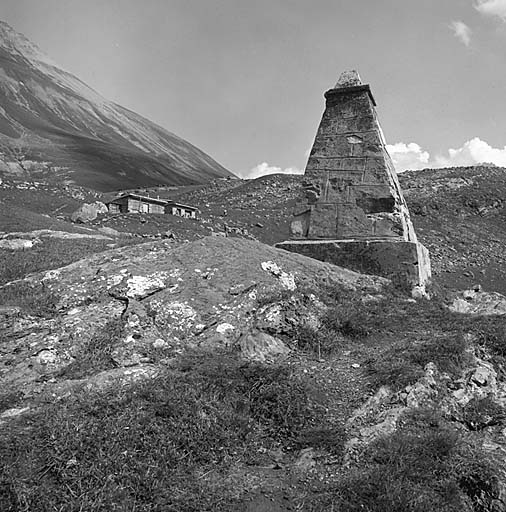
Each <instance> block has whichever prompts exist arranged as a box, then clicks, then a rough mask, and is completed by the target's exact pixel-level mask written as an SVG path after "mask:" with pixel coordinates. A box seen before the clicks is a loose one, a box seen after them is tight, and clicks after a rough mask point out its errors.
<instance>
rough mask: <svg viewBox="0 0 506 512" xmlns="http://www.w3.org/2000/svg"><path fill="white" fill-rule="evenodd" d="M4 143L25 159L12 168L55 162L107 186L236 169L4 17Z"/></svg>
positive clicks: (0, 31)
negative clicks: (60, 59) (80, 74)
mask: <svg viewBox="0 0 506 512" xmlns="http://www.w3.org/2000/svg"><path fill="white" fill-rule="evenodd" d="M0 144H1V147H2V152H3V153H4V154H6V157H7V158H6V159H7V160H11V161H14V162H15V163H16V164H19V163H20V164H21V165H20V166H19V165H14V166H12V165H11V166H10V170H11V171H13V170H14V171H16V170H17V172H19V173H28V174H29V173H30V170H31V168H32V167H34V166H33V164H30V163H28V165H23V161H25V160H28V161H30V160H38V161H49V162H50V163H51V164H52V166H56V167H63V168H64V169H63V170H64V172H63V176H64V177H65V178H66V179H70V180H72V181H73V182H75V183H77V184H78V185H82V186H92V187H93V188H97V189H99V190H115V189H119V188H129V187H135V186H150V185H151V186H152V185H157V184H170V185H183V184H192V183H205V182H207V181H210V180H211V179H213V178H217V177H224V176H230V175H231V174H230V173H229V172H228V171H227V170H226V169H225V168H224V167H222V166H221V165H220V164H218V163H217V162H216V161H214V160H213V159H212V158H211V157H209V156H208V155H206V154H205V153H204V152H202V151H201V150H199V149H198V148H196V147H195V146H193V145H191V144H190V143H188V142H187V141H185V140H183V139H181V138H180V137H178V136H176V135H174V134H173V133H170V132H168V131H167V130H165V129H163V128H162V127H160V126H158V125H156V124H154V123H152V122H151V121H149V120H147V119H145V118H144V117H142V116H140V115H138V114H136V113H134V112H132V111H130V110H128V109H126V108H124V107H121V106H120V105H117V104H115V103H113V102H110V101H108V100H106V99H105V98H103V97H102V96H100V95H99V94H98V93H97V92H95V91H94V90H93V89H91V88H90V87H88V86H87V85H86V84H85V83H83V82H81V81H80V80H79V79H78V78H76V77H75V76H73V75H72V74H70V73H68V72H66V71H65V70H64V69H62V68H61V67H59V66H58V65H57V64H56V63H54V62H52V61H51V60H50V59H49V58H48V57H47V56H45V55H44V54H43V53H42V52H41V51H40V50H39V49H38V48H37V47H36V46H35V45H34V44H32V43H31V42H30V41H29V40H28V39H26V38H25V37H24V36H22V35H21V34H19V33H17V32H16V31H14V30H13V29H12V28H11V27H10V26H9V25H7V24H6V23H3V22H0ZM39 167H40V166H39ZM46 167H48V166H47V165H46ZM48 174H50V171H49V169H48ZM59 176H60V178H61V174H59Z"/></svg>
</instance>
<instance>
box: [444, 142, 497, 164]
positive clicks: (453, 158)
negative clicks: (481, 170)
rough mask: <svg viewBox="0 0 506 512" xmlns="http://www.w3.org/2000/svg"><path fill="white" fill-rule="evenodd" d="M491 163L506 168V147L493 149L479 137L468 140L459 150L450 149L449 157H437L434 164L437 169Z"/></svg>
mask: <svg viewBox="0 0 506 512" xmlns="http://www.w3.org/2000/svg"><path fill="white" fill-rule="evenodd" d="M482 163H489V164H495V165H497V166H499V167H506V146H504V148H502V149H501V148H493V147H492V146H491V145H490V144H488V143H487V142H485V141H484V140H481V139H480V138H479V137H475V138H474V139H471V140H468V141H467V142H466V143H464V145H463V146H461V147H460V148H458V149H449V150H448V155H447V156H436V158H435V159H434V164H435V166H437V167H447V166H466V165H475V164H482Z"/></svg>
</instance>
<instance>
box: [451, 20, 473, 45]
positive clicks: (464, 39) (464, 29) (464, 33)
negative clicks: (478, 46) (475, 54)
mask: <svg viewBox="0 0 506 512" xmlns="http://www.w3.org/2000/svg"><path fill="white" fill-rule="evenodd" d="M449 27H450V28H451V29H452V30H453V35H454V36H455V37H456V38H457V39H458V40H459V41H460V42H461V43H462V44H464V45H465V46H469V45H470V44H471V33H472V31H471V29H470V28H469V27H468V26H467V25H466V24H465V23H464V22H463V21H452V22H451V23H450V25H449Z"/></svg>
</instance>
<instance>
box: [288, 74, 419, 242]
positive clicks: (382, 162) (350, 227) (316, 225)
mask: <svg viewBox="0 0 506 512" xmlns="http://www.w3.org/2000/svg"><path fill="white" fill-rule="evenodd" d="M325 98H326V109H325V112H324V114H323V117H322V120H321V122H320V126H319V128H318V132H317V134H316V138H315V141H314V144H313V148H312V150H311V153H310V156H309V160H308V163H307V166H306V171H305V181H304V184H303V187H304V199H303V200H302V201H301V203H300V204H299V205H298V207H297V209H296V211H295V217H294V220H293V222H292V236H293V237H294V238H298V239H336V240H348V239H393V240H404V241H416V236H415V233H414V230H413V226H412V224H411V220H410V218H409V212H408V209H407V207H406V203H405V201H404V198H403V197H402V192H401V189H400V186H399V183H398V180H397V175H396V173H395V170H394V167H393V164H392V161H391V159H390V156H389V155H388V152H387V150H386V147H385V140H384V137H383V133H382V131H381V127H380V125H379V123H378V119H377V114H376V110H375V106H376V103H375V101H374V98H373V96H372V93H371V90H370V87H369V86H368V85H364V84H362V81H361V80H360V77H359V75H358V73H357V72H356V71H350V72H345V73H343V75H341V78H340V79H339V81H338V83H337V84H336V87H335V88H334V89H331V90H329V91H327V92H326V93H325Z"/></svg>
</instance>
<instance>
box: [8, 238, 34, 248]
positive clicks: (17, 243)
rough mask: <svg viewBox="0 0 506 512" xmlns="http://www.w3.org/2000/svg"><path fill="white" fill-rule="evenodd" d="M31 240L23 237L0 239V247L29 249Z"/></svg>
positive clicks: (31, 245)
mask: <svg viewBox="0 0 506 512" xmlns="http://www.w3.org/2000/svg"><path fill="white" fill-rule="evenodd" d="M32 247H33V240H25V239H23V238H12V239H10V240H0V249H9V250H11V251H19V250H23V249H31V248H32Z"/></svg>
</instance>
